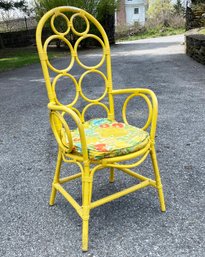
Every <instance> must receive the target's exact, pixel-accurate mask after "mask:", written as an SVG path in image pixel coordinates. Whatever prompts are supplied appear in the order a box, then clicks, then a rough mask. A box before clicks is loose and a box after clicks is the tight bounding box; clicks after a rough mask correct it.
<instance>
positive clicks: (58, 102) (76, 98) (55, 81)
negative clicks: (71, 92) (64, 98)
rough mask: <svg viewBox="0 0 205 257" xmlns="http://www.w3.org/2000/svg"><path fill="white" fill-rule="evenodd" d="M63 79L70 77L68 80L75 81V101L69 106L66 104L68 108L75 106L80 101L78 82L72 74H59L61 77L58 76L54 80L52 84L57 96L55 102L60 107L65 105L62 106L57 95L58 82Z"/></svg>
mask: <svg viewBox="0 0 205 257" xmlns="http://www.w3.org/2000/svg"><path fill="white" fill-rule="evenodd" d="M61 77H68V78H70V79H71V80H72V81H73V83H74V85H75V87H76V95H75V98H74V100H73V101H72V102H71V103H70V104H67V105H66V104H65V105H66V106H68V107H70V106H73V105H74V104H75V103H76V102H77V100H78V97H79V91H78V83H77V81H76V80H75V78H74V77H73V76H72V75H70V74H59V75H57V76H56V77H55V78H54V80H53V83H52V87H53V91H54V94H55V101H56V103H57V104H59V105H64V104H62V103H61V102H60V101H59V100H58V98H57V95H56V83H57V81H58V80H59V79H60V78H61Z"/></svg>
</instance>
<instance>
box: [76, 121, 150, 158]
mask: <svg viewBox="0 0 205 257" xmlns="http://www.w3.org/2000/svg"><path fill="white" fill-rule="evenodd" d="M84 128H85V134H86V142H87V148H88V155H89V158H90V159H91V160H100V159H103V158H110V157H116V156H120V155H124V154H128V153H132V152H134V151H136V150H139V149H141V148H143V147H144V146H145V145H146V144H147V143H148V141H149V134H148V133H147V132H146V131H143V130H142V129H139V128H136V127H133V126H131V125H126V124H124V123H119V122H117V121H111V120H109V119H106V118H103V119H93V120H90V121H87V122H85V123H84ZM72 138H73V145H74V150H73V151H75V152H77V153H79V154H82V148H81V142H80V136H79V132H78V129H76V130H74V131H72Z"/></svg>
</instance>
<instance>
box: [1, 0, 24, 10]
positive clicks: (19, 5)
mask: <svg viewBox="0 0 205 257" xmlns="http://www.w3.org/2000/svg"><path fill="white" fill-rule="evenodd" d="M14 8H16V9H20V10H22V11H24V10H26V9H27V8H28V6H27V3H26V2H25V0H20V1H18V2H13V1H5V0H2V1H0V9H3V10H4V11H9V10H12V9H14Z"/></svg>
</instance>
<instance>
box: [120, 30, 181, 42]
mask: <svg viewBox="0 0 205 257" xmlns="http://www.w3.org/2000/svg"><path fill="white" fill-rule="evenodd" d="M184 32H185V29H184V28H179V29H174V28H165V29H163V30H157V29H150V30H148V31H145V32H142V33H139V34H137V35H131V36H129V37H125V38H122V39H119V40H118V41H127V40H137V39H145V38H153V37H163V36H171V35H180V34H183V33H184Z"/></svg>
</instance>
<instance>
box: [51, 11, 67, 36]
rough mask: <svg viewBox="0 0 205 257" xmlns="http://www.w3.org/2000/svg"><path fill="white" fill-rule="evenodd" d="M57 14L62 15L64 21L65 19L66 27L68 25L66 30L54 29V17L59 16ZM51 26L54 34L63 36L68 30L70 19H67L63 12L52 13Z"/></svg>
mask: <svg viewBox="0 0 205 257" xmlns="http://www.w3.org/2000/svg"><path fill="white" fill-rule="evenodd" d="M59 16H61V17H63V18H64V19H65V21H66V24H67V27H68V28H67V30H66V31H65V32H59V31H58V30H57V29H56V27H55V24H54V22H55V19H56V18H57V17H59ZM51 28H52V30H53V32H54V33H55V34H56V35H59V36H65V35H67V34H68V33H69V31H70V21H69V19H68V17H67V16H66V15H65V14H63V13H58V14H54V15H53V16H52V18H51Z"/></svg>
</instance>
